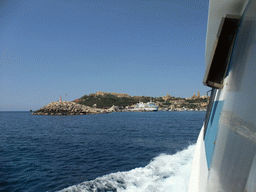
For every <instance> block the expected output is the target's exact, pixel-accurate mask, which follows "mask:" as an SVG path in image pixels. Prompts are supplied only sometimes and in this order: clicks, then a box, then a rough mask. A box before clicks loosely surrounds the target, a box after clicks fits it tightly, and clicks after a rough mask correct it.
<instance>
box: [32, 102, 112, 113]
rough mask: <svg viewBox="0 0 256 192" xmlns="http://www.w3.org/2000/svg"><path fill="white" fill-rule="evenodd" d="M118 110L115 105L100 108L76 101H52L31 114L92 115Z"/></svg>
mask: <svg viewBox="0 0 256 192" xmlns="http://www.w3.org/2000/svg"><path fill="white" fill-rule="evenodd" d="M114 111H116V109H115V107H111V108H110V109H107V110H106V109H99V108H93V107H89V106H85V105H81V104H78V103H75V102H69V101H60V102H51V103H50V104H48V105H46V106H44V107H42V108H40V109H38V110H36V111H34V112H33V113H31V115H90V114H100V113H110V112H114Z"/></svg>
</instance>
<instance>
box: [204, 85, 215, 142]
mask: <svg viewBox="0 0 256 192" xmlns="http://www.w3.org/2000/svg"><path fill="white" fill-rule="evenodd" d="M216 91H217V89H214V88H213V89H212V90H211V97H210V101H209V104H208V107H207V112H206V115H205V120H204V138H205V134H206V131H207V127H208V122H209V119H210V116H211V111H212V106H213V102H214V98H215V95H216Z"/></svg>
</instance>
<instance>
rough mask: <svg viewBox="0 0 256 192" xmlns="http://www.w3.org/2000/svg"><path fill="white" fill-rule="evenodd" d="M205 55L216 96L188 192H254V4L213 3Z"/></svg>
mask: <svg viewBox="0 0 256 192" xmlns="http://www.w3.org/2000/svg"><path fill="white" fill-rule="evenodd" d="M205 55H206V74H205V77H204V84H205V85H207V86H209V87H211V88H212V91H211V98H210V103H209V106H208V111H207V114H206V118H205V123H204V125H203V127H202V129H201V132H200V134H199V137H198V141H197V146H196V151H195V156H194V161H193V166H192V172H191V178H190V183H189V190H188V191H189V192H215V191H218V192H237V191H243V192H255V191H256V88H255V84H256V1H255V0H225V1H223V0H210V4H209V16H208V26H207V38H206V53H205Z"/></svg>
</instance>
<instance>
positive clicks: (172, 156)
mask: <svg viewBox="0 0 256 192" xmlns="http://www.w3.org/2000/svg"><path fill="white" fill-rule="evenodd" d="M204 118H205V112H200V111H194V112H193V111H189V112H163V111H159V112H115V113H108V114H97V115H78V116H38V115H31V113H30V112H13V111H12V112H0V191H11V192H15V191H19V192H20V191H31V192H34V191H49V192H50V191H62V192H69V191H70V192H71V191H72V192H75V191H84V192H87V191H88V192H158V191H159V192H167V191H168V192H172V191H173V192H174V191H175V192H185V191H187V189H188V182H189V176H190V170H191V165H192V159H193V154H194V151H195V143H196V140H197V136H198V134H199V131H200V129H201V127H202V125H203V122H204Z"/></svg>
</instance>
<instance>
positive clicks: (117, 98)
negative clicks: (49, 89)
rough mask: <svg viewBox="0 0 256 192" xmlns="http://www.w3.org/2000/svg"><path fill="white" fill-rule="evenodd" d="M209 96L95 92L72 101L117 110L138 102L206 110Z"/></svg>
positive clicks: (169, 108) (162, 108) (172, 108)
mask: <svg viewBox="0 0 256 192" xmlns="http://www.w3.org/2000/svg"><path fill="white" fill-rule="evenodd" d="M209 98H210V97H209V96H207V95H203V96H201V95H200V92H199V91H198V93H197V95H196V94H193V96H191V97H189V98H180V97H174V96H170V95H169V94H168V93H167V95H166V96H162V97H150V96H130V95H128V94H126V93H115V92H112V93H110V92H96V93H92V94H89V95H84V96H83V97H81V98H79V99H76V100H74V102H76V103H79V104H82V105H86V106H91V107H95V108H102V109H108V108H110V107H113V106H115V108H116V109H117V110H119V111H132V110H133V109H134V107H135V106H136V104H138V103H139V102H143V103H147V102H152V103H154V104H155V105H157V106H158V111H206V109H207V106H208V103H209Z"/></svg>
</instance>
